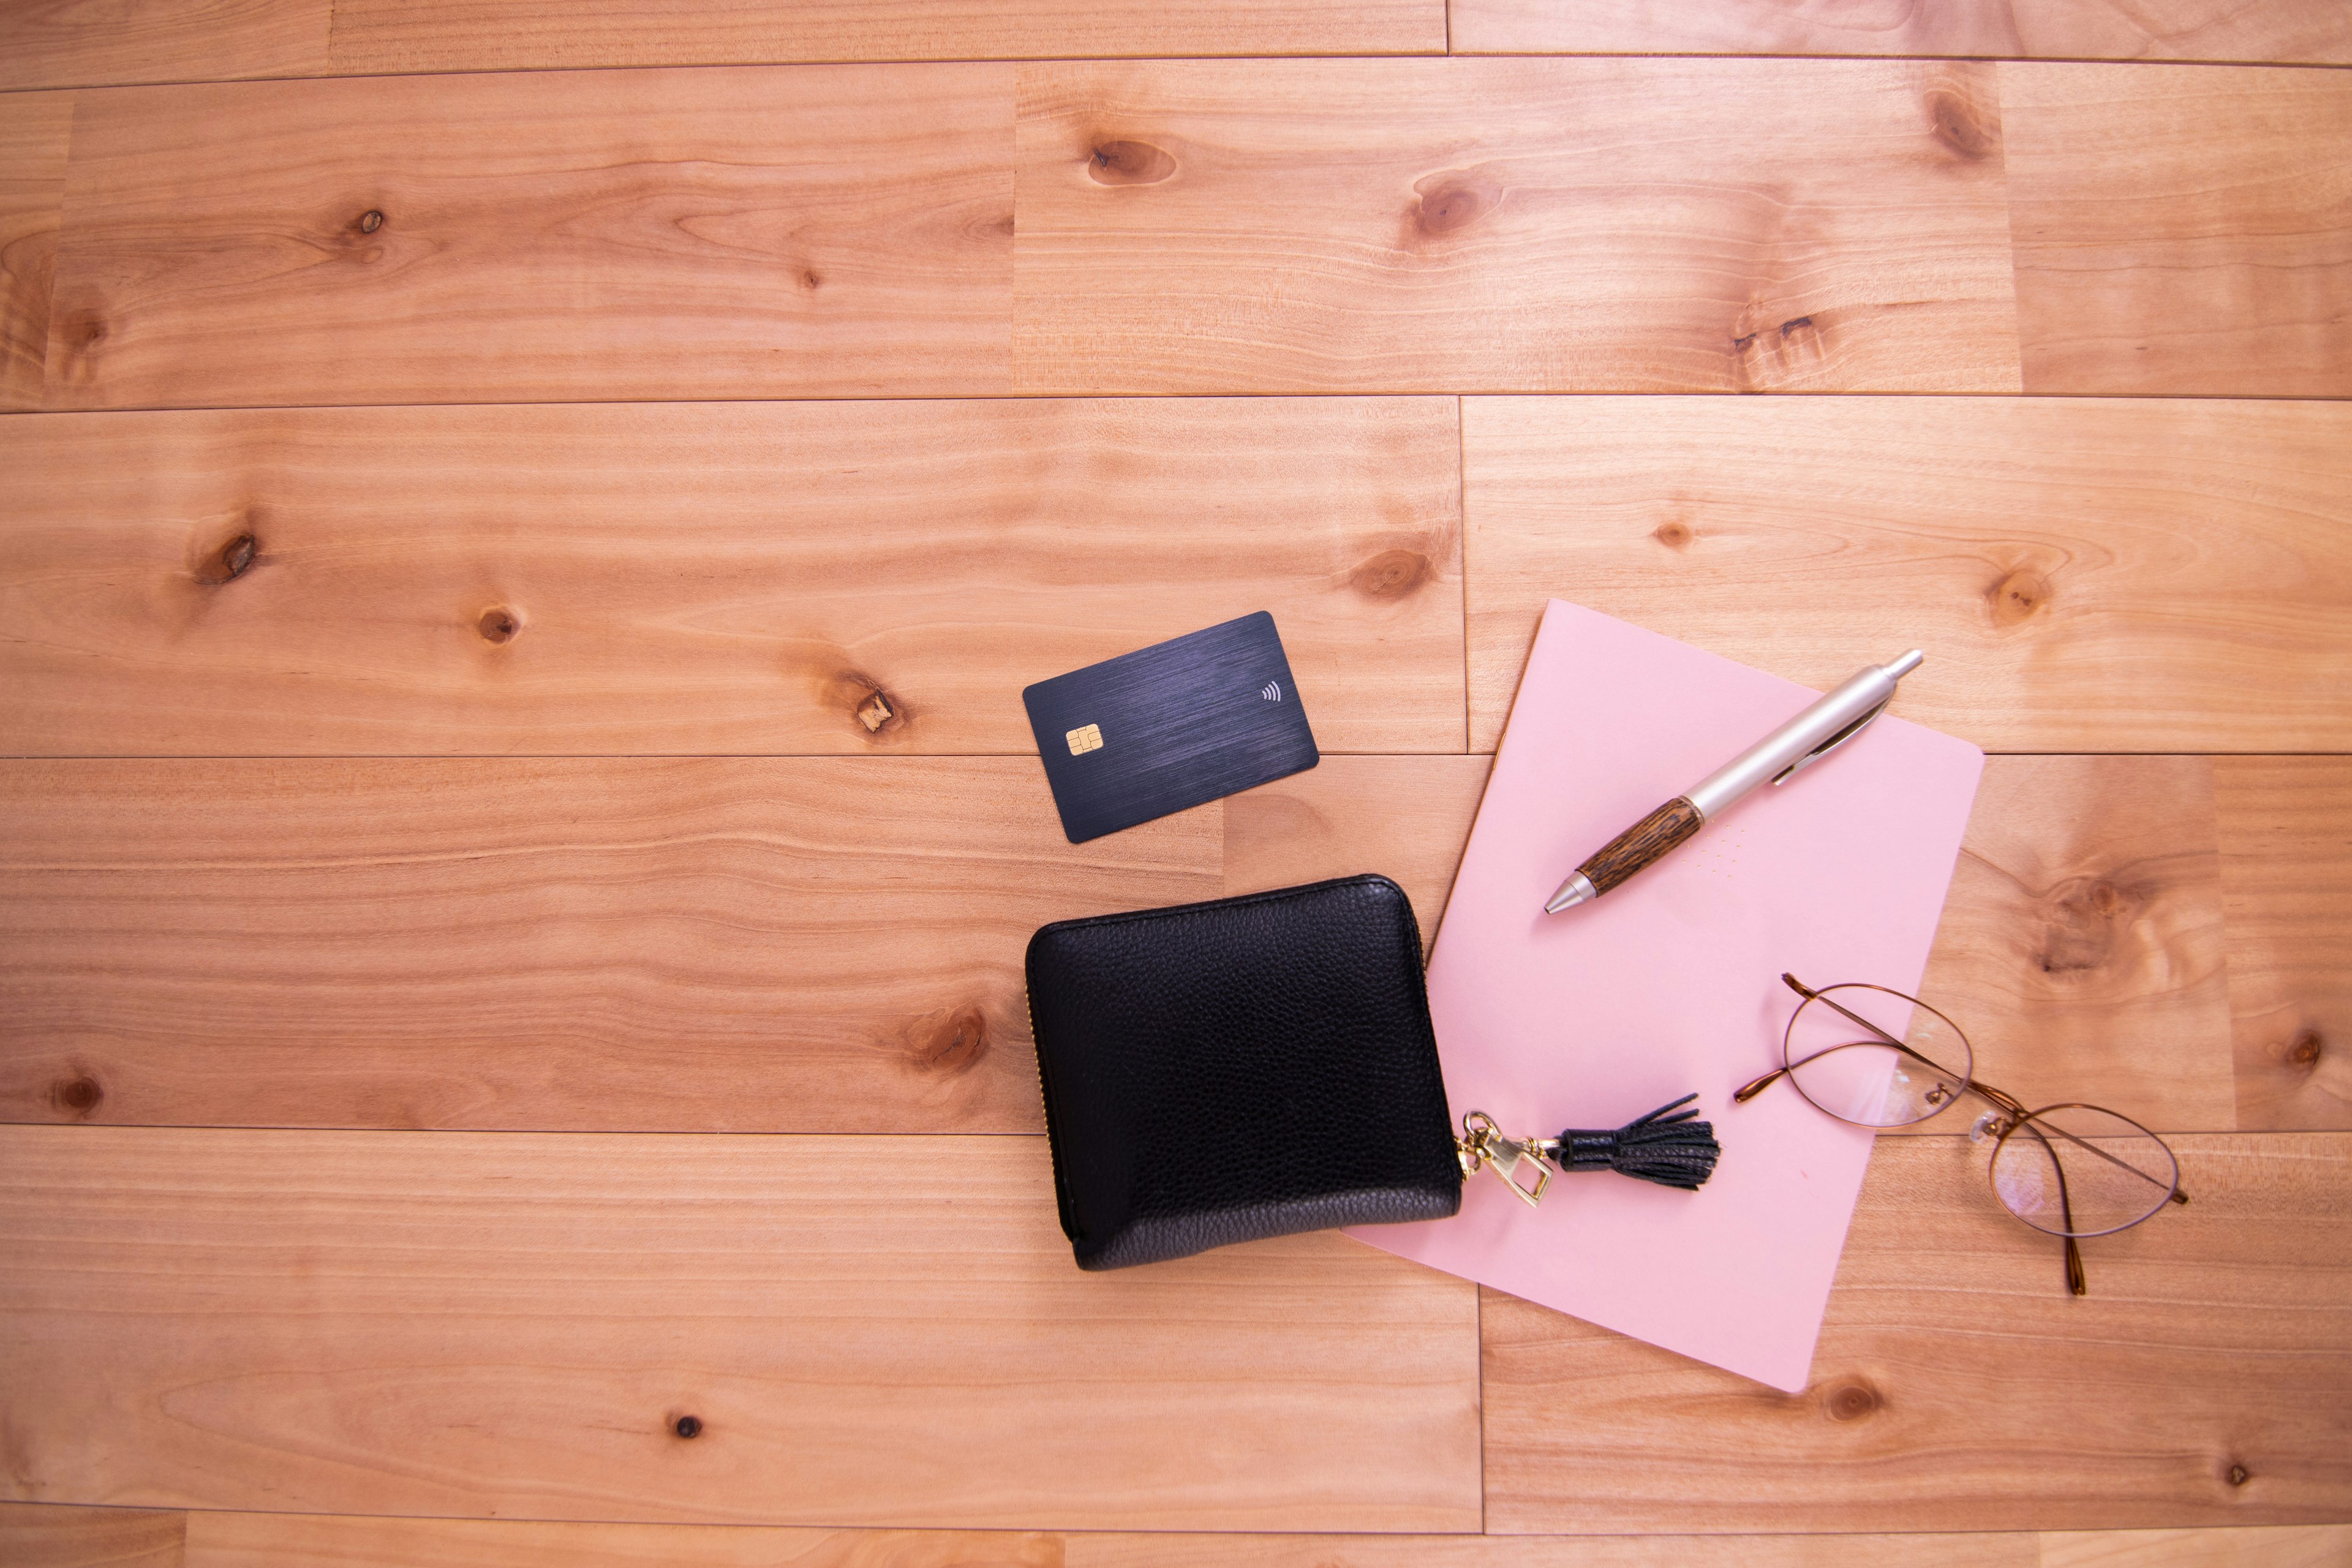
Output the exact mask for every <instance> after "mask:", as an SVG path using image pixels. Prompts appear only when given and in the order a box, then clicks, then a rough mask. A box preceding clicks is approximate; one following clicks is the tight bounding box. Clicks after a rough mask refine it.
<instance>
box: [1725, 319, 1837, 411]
mask: <svg viewBox="0 0 2352 1568" xmlns="http://www.w3.org/2000/svg"><path fill="white" fill-rule="evenodd" d="M1765 310H1766V306H1765V304H1764V302H1763V301H1761V300H1750V301H1749V303H1748V307H1747V308H1746V309H1745V310H1741V311H1740V313H1739V320H1738V321H1736V322H1734V323H1733V325H1732V333H1731V356H1732V374H1733V378H1734V380H1735V381H1736V383H1737V384H1738V386H1739V388H1740V389H1741V390H1742V391H1748V392H1754V391H1759V390H1761V391H1770V390H1773V389H1776V388H1780V387H1787V386H1790V385H1794V384H1798V383H1800V382H1801V381H1802V380H1803V379H1804V378H1805V377H1807V376H1809V375H1812V374H1816V373H1817V372H1818V371H1819V370H1820V368H1821V367H1822V365H1824V364H1826V363H1828V362H1829V358H1830V341H1829V340H1830V329H1829V326H1828V325H1827V324H1826V323H1824V322H1822V321H1816V320H1815V319H1814V318H1813V317H1812V316H1811V315H1801V316H1784V317H1782V318H1781V319H1780V321H1777V322H1773V321H1770V320H1769V316H1768V317H1766V319H1765V321H1758V320H1757V318H1758V317H1759V315H1763V314H1764V312H1765ZM1767 323H1769V324H1767Z"/></svg>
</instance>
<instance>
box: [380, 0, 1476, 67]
mask: <svg viewBox="0 0 2352 1568" xmlns="http://www.w3.org/2000/svg"><path fill="white" fill-rule="evenodd" d="M1444 52H1445V3H1444V0H1289V3H1286V4H1284V5H1247V4H1243V3H1240V0H1150V3H1149V4H1147V3H1144V0H1115V3H1113V4H1109V5H1105V4H1103V3H1101V0H1089V3H1085V4H1081V3H1080V0H855V3H853V0H817V3H814V4H807V3H796V0H751V3H749V4H742V5H728V6H724V7H720V6H712V5H698V4H693V3H691V0H572V3H570V4H567V5H564V6H562V9H561V11H560V12H558V13H554V14H551V13H550V12H549V10H548V9H547V8H546V7H545V6H542V5H535V4H532V3H531V0H340V3H339V4H338V5H336V6H335V35H334V68H335V69H336V70H338V71H435V70H518V69H545V68H550V67H566V66H672V65H677V66H684V65H750V64H756V63H759V62H762V61H772V60H960V59H961V60H971V59H1019V58H1035V57H1039V56H1047V57H1053V56H1062V57H1067V56H1072V55H1085V56H1091V57H1093V58H1109V57H1115V56H1122V55H1142V56H1153V55H1391V54H1444Z"/></svg>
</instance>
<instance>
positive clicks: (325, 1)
mask: <svg viewBox="0 0 2352 1568" xmlns="http://www.w3.org/2000/svg"><path fill="white" fill-rule="evenodd" d="M332 9H333V5H332V0H128V3H127V4H126V3H125V0H12V3H11V4H9V5H4V6H0V91H13V90H16V89H24V88H28V87H91V86H104V85H108V84H111V83H121V82H153V81H224V80H227V79H232V78H236V77H266V76H316V75H319V74H320V73H321V72H323V71H324V70H325V69H326V68H327V26H328V20H329V16H330V13H331V11H332Z"/></svg>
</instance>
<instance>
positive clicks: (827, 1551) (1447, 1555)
mask: <svg viewBox="0 0 2352 1568" xmlns="http://www.w3.org/2000/svg"><path fill="white" fill-rule="evenodd" d="M2205 1533H2208V1534H2216V1533H2221V1532H2218V1531H2208V1532H2205ZM2236 1533H2251V1532H2243V1531H2241V1532H2236ZM1498 1559H1499V1560H1501V1561H1507V1562H1508V1563H1515V1564H1522V1563H1523V1564H1528V1565H1529V1568H2037V1563H2036V1561H2035V1543H2034V1538H2033V1537H2032V1536H2030V1535H1940V1536H1914V1535H1879V1536H1837V1537H1823V1538H1815V1539H1811V1540H1807V1539H1802V1538H1798V1537H1789V1536H1780V1537H1769V1536H1766V1537H1755V1536H1731V1537H1715V1538H1708V1537H1705V1536H1662V1537H1654V1538H1649V1539H1635V1538H1630V1537H1622V1536H1620V1537H1613V1538H1612V1537H1606V1536H1603V1537H1592V1536H1579V1537H1553V1538H1549V1539H1542V1538H1538V1539H1528V1538H1519V1539H1515V1540H1513V1541H1511V1542H1508V1544H1507V1548H1504V1549H1498V1546H1497V1543H1496V1542H1495V1541H1494V1540H1492V1539H1491V1538H1489V1537H1486V1536H1480V1535H1475V1534H1462V1535H1405V1534H1396V1535H1244V1534H1230V1533H1219V1532H1208V1531H1188V1532H1174V1531H1171V1532H1168V1533H1164V1534H1144V1533H1136V1532H1119V1533H1096V1532H1092V1531H1088V1532H1072V1533H1068V1534H1045V1533H1036V1532H1019V1533H1016V1532H1013V1531H993V1532H992V1531H952V1532H950V1531H887V1532H884V1531H817V1530H788V1529H778V1528H773V1527H746V1526H731V1527H729V1526H711V1525H690V1524H569V1523H523V1522H513V1521H504V1520H499V1521H476V1520H440V1519H432V1520H424V1519H420V1520H383V1519H368V1520H354V1519H337V1518H331V1517H321V1516H319V1515H303V1514H238V1513H200V1514H193V1515H190V1516H189V1529H188V1563H187V1568H408V1565H410V1564H414V1563H436V1564H439V1565H441V1568H574V1565H576V1568H650V1565H655V1564H660V1565H664V1568H671V1565H674V1568H1491V1565H1492V1564H1493V1563H1496V1561H1497V1560H1498ZM2134 1568H2138V1565H2137V1564H2135V1565H2134Z"/></svg>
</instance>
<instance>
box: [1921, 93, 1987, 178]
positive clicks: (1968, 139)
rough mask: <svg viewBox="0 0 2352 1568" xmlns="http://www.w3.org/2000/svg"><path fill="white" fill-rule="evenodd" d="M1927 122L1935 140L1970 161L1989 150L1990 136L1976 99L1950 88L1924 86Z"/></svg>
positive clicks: (1985, 154)
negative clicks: (1925, 89)
mask: <svg viewBox="0 0 2352 1568" xmlns="http://www.w3.org/2000/svg"><path fill="white" fill-rule="evenodd" d="M1927 123H1928V125H1929V126H1930V127H1931V129H1932V131H1933V133H1934V135H1935V138H1936V140H1937V141H1938V142H1942V143H1943V144H1944V145H1945V146H1947V147H1948V148H1950V149H1951V150H1952V151H1953V152H1954V153H1957V154H1958V155H1959V156H1960V157H1963V158H1966V159H1968V160H1969V162H1971V163H1973V162H1975V161H1976V160H1978V159H1979V158H1983V157H1986V156H1988V155H1989V154H1990V153H1991V152H1992V150H1993V146H1994V138H1993V134H1992V132H1991V131H1990V129H1988V128H1987V126H1986V125H1985V122H1984V115H1983V111H1982V110H1979V109H1978V108H1977V105H1976V100H1974V99H1972V98H1970V97H1969V95H1968V94H1967V93H1966V92H1963V91H1961V90H1960V89H1958V88H1954V87H1934V88H1930V89H1927Z"/></svg>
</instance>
